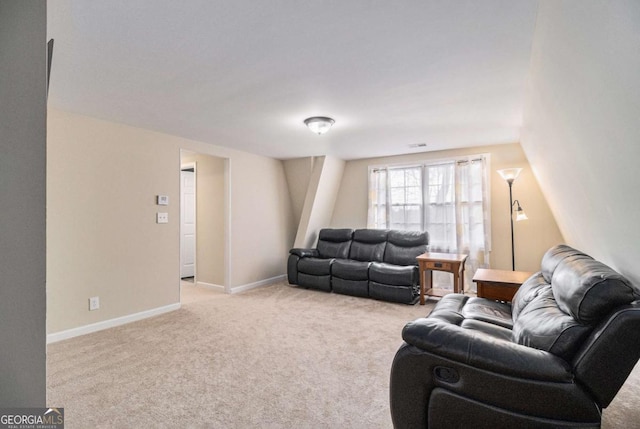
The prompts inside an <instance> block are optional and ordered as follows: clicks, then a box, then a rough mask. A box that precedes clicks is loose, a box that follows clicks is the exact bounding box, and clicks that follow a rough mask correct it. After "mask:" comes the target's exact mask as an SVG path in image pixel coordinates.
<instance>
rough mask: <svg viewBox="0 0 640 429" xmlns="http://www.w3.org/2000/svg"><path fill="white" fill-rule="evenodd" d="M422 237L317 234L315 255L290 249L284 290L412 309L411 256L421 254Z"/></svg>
mask: <svg viewBox="0 0 640 429" xmlns="http://www.w3.org/2000/svg"><path fill="white" fill-rule="evenodd" d="M428 244H429V235H428V234H427V233H426V232H412V231H394V230H379V229H357V230H355V231H354V230H352V229H330V228H326V229H322V230H320V233H319V234H318V244H317V245H316V248H315V249H297V248H296V249H291V250H290V252H289V259H288V261H287V277H288V280H289V283H290V284H294V285H299V286H302V287H305V288H311V289H319V290H323V291H326V292H330V291H334V292H336V293H342V294H346V295H353V296H361V297H370V298H376V299H381V300H385V301H393V302H402V303H407V304H411V303H415V302H416V300H417V298H418V295H419V287H420V283H419V276H418V266H417V261H416V256H418V255H421V254H422V253H424V252H426V251H427V245H428Z"/></svg>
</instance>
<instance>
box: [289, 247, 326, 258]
mask: <svg viewBox="0 0 640 429" xmlns="http://www.w3.org/2000/svg"><path fill="white" fill-rule="evenodd" d="M289 253H291V254H292V255H296V256H298V257H299V258H317V257H318V256H319V253H318V249H299V248H294V249H291V250H289Z"/></svg>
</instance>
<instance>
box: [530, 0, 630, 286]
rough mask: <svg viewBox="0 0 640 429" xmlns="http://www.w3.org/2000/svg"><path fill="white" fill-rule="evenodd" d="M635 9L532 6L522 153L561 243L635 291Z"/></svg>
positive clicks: (612, 4)
mask: <svg viewBox="0 0 640 429" xmlns="http://www.w3.org/2000/svg"><path fill="white" fill-rule="evenodd" d="M639 17H640V2H637V1H635V2H634V1H622V0H612V1H606V2H598V1H573V2H571V1H555V0H554V1H542V2H541V3H540V7H539V12H538V19H537V24H536V31H535V34H534V40H533V52H532V59H531V69H530V78H529V87H528V92H527V97H526V104H525V111H524V118H523V121H524V128H523V138H522V146H523V148H524V150H525V152H526V154H527V157H528V158H529V160H530V162H531V165H532V167H533V170H534V172H535V174H536V176H537V178H538V181H539V182H540V186H541V187H542V189H543V191H544V193H545V195H546V197H547V199H548V201H549V205H550V206H551V208H552V210H553V213H554V214H555V216H556V219H557V220H558V225H559V226H560V229H561V231H562V233H563V235H564V237H565V238H566V240H567V242H568V243H569V244H570V245H573V246H574V247H577V248H578V249H580V250H582V251H585V252H587V253H589V254H591V256H593V257H595V258H597V259H601V260H602V261H603V262H605V263H607V264H610V265H612V267H614V268H616V269H617V270H619V271H620V272H621V273H623V274H625V275H627V276H628V277H629V278H630V279H632V280H633V281H634V282H635V283H636V284H638V285H640V265H639V264H638V260H640V246H639V245H638V243H640V228H639V227H638V221H637V218H636V216H637V214H638V213H639V212H640V199H639V198H638V196H637V195H638V184H640V179H638V177H639V176H638V159H640V127H638V118H639V117H640V91H639V89H638V88H639V85H640V83H639V80H638V79H639V76H640V55H638V46H640V32H639V30H638V29H639V26H638V22H639V20H638V18H639Z"/></svg>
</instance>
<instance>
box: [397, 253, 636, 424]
mask: <svg viewBox="0 0 640 429" xmlns="http://www.w3.org/2000/svg"><path fill="white" fill-rule="evenodd" d="M541 268H542V269H541V271H540V272H538V273H536V274H535V275H533V276H532V277H531V278H529V279H528V280H527V281H526V282H525V283H524V284H523V285H522V286H521V287H520V289H519V290H518V292H517V293H516V295H515V296H514V300H513V304H512V305H510V304H505V303H499V302H495V301H490V300H487V299H483V298H473V297H469V296H465V295H461V294H451V295H447V296H445V297H444V298H442V300H441V301H440V302H438V304H437V305H436V306H435V308H434V309H433V311H432V312H431V313H430V315H429V316H428V317H426V318H421V319H418V320H415V321H413V322H411V323H409V324H407V325H406V326H405V328H404V329H403V332H402V337H403V339H404V341H405V342H404V344H403V345H402V346H401V347H400V349H399V350H398V352H397V353H396V356H395V358H394V361H393V365H392V369H391V384H390V400H391V415H392V420H393V424H394V427H396V428H417V427H423V428H454V429H455V428H466V427H474V428H495V427H518V428H520V427H531V428H533V427H535V428H577V427H581V428H598V427H600V421H601V412H602V409H603V408H605V407H607V406H608V405H609V403H610V402H611V401H612V400H613V398H614V396H615V394H616V393H617V392H618V390H619V389H620V387H621V386H622V384H623V383H624V381H625V379H626V378H627V377H628V375H629V373H630V372H631V370H632V369H633V367H634V365H635V364H636V362H637V361H638V358H639V357H640V304H639V303H638V301H637V300H638V299H639V298H640V290H639V289H638V288H637V287H635V286H633V285H632V284H631V283H629V281H628V280H626V279H625V278H624V277H623V276H621V275H620V274H618V273H616V272H615V271H613V270H612V269H611V268H609V267H607V266H606V265H604V264H602V263H601V262H598V261H595V260H594V259H592V258H591V257H589V256H588V255H586V254H584V253H582V252H579V251H577V250H575V249H573V248H571V247H569V246H564V245H560V246H555V247H553V248H551V249H550V250H549V251H547V253H546V254H545V255H544V257H543V260H542V267H541Z"/></svg>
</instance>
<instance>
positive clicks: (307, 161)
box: [282, 157, 314, 225]
mask: <svg viewBox="0 0 640 429" xmlns="http://www.w3.org/2000/svg"><path fill="white" fill-rule="evenodd" d="M313 159H314V158H313V157H306V158H295V159H287V160H285V161H282V163H283V165H284V171H285V173H286V177H287V184H288V185H289V195H290V196H291V207H292V208H293V217H294V221H295V224H296V225H298V224H299V223H300V216H301V215H302V209H303V208H304V200H305V198H306V196H307V188H308V187H309V179H310V178H311V172H312V171H313Z"/></svg>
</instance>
